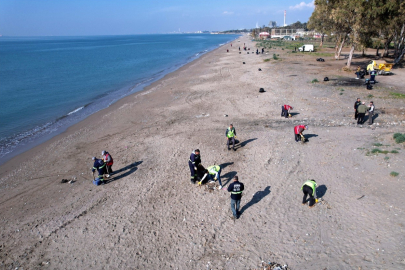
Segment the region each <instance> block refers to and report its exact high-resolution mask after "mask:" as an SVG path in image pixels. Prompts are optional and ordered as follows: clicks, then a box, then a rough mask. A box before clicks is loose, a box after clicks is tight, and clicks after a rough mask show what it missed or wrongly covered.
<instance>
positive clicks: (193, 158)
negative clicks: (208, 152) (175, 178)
mask: <svg viewBox="0 0 405 270" xmlns="http://www.w3.org/2000/svg"><path fill="white" fill-rule="evenodd" d="M200 165H201V156H200V149H196V150H194V151H193V152H192V153H191V155H190V159H189V160H188V166H189V167H190V174H191V177H190V180H191V183H192V184H195V182H196V180H197V179H196V177H197V167H198V166H200Z"/></svg>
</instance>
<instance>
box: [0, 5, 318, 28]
mask: <svg viewBox="0 0 405 270" xmlns="http://www.w3.org/2000/svg"><path fill="white" fill-rule="evenodd" d="M313 2H314V1H313V0H304V1H302V0H301V1H300V0H283V1H271V0H267V1H266V0H232V1H231V0H223V1H218V0H145V1H138V0H132V1H131V0H109V1H108V0H1V1H0V35H3V36H82V35H132V34H160V33H172V32H195V31H204V30H207V31H223V30H231V29H244V28H248V29H250V28H254V27H256V26H257V25H258V26H262V25H266V26H267V25H268V23H269V21H276V22H277V24H278V25H282V24H283V20H284V19H283V17H284V10H286V12H287V16H286V23H287V24H290V23H294V22H296V21H301V22H307V21H308V19H309V17H310V16H311V14H312V11H313V10H314V4H313Z"/></svg>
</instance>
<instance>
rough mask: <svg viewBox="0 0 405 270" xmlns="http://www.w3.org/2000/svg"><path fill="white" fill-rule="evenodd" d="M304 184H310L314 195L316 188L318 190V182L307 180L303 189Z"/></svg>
mask: <svg viewBox="0 0 405 270" xmlns="http://www.w3.org/2000/svg"><path fill="white" fill-rule="evenodd" d="M304 186H309V187H310V188H312V196H315V190H316V186H317V184H316V182H314V181H311V180H308V181H306V182H305V183H304V184H303V185H302V187H301V190H302V189H303V188H304Z"/></svg>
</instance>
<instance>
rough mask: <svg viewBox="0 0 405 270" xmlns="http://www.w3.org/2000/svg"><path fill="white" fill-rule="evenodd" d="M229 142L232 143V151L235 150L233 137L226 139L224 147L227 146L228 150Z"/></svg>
mask: <svg viewBox="0 0 405 270" xmlns="http://www.w3.org/2000/svg"><path fill="white" fill-rule="evenodd" d="M231 141H232V149H235V137H232V138H228V141H227V143H226V145H227V146H228V149H229V144H230V142H231Z"/></svg>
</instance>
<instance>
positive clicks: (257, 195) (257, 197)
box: [239, 186, 271, 215]
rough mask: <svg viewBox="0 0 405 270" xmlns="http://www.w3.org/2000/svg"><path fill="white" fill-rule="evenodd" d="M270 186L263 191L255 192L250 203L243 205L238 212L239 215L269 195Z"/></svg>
mask: <svg viewBox="0 0 405 270" xmlns="http://www.w3.org/2000/svg"><path fill="white" fill-rule="evenodd" d="M270 192H271V191H270V186H267V187H266V188H265V189H264V190H263V191H257V192H256V193H255V194H254V195H253V197H252V199H251V200H250V202H248V203H247V204H245V205H244V206H243V207H242V209H241V210H240V211H239V212H240V214H241V215H242V214H243V212H245V211H246V210H247V209H248V208H249V207H251V206H253V205H255V204H256V203H258V202H260V201H261V200H262V199H263V198H264V197H266V196H267V195H269V194H270Z"/></svg>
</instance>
